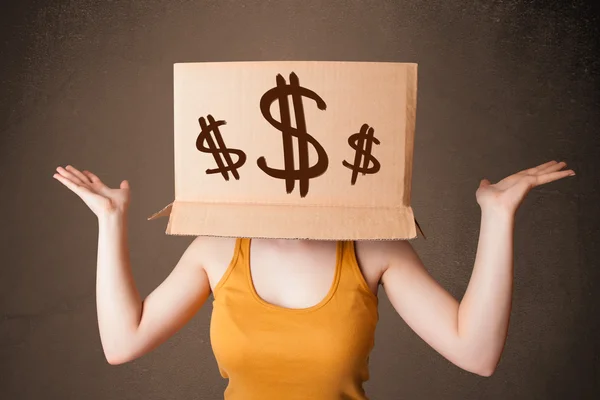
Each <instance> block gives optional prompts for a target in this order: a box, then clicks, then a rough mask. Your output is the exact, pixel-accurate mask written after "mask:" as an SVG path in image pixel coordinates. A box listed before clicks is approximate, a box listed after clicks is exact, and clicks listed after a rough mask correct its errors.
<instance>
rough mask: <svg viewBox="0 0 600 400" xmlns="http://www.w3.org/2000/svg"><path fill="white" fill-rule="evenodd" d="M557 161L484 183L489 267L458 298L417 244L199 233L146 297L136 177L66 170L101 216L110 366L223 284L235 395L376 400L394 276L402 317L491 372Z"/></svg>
mask: <svg viewBox="0 0 600 400" xmlns="http://www.w3.org/2000/svg"><path fill="white" fill-rule="evenodd" d="M565 165H566V163H564V162H560V163H557V162H556V161H550V162H547V163H545V164H542V165H539V166H537V167H535V168H530V169H526V170H523V171H520V172H518V173H516V174H514V175H511V176H509V177H507V178H505V179H503V180H501V181H500V182H498V183H495V184H491V183H490V182H489V181H488V180H487V179H483V180H482V181H481V182H480V185H479V188H478V189H477V191H476V199H477V203H478V204H479V205H480V207H481V215H482V218H481V228H480V237H479V243H478V248H477V255H476V258H475V266H474V269H473V273H472V276H471V279H470V282H469V285H468V287H467V290H466V293H465V295H464V297H463V299H462V300H461V301H460V302H458V301H457V300H456V299H454V297H453V296H452V295H450V294H449V293H448V292H447V291H445V290H444V289H443V288H442V287H441V286H440V285H439V283H438V282H437V281H435V280H434V279H433V278H432V277H431V275H429V273H428V272H427V270H426V269H425V267H424V266H423V264H422V262H421V260H420V259H419V257H418V255H417V254H416V253H415V251H414V249H413V247H412V246H411V244H410V242H409V241H406V240H401V241H359V242H356V243H355V242H351V241H350V242H333V241H311V240H276V239H273V240H271V239H268V240H266V239H254V240H250V239H234V238H214V237H197V238H196V239H194V241H193V242H192V243H191V244H190V245H189V247H188V248H187V249H186V251H185V252H184V254H183V256H182V257H181V259H180V260H179V262H178V264H177V265H176V267H175V268H174V270H173V271H172V272H171V274H170V275H169V276H168V277H167V278H166V279H165V281H164V282H162V283H161V284H160V285H159V286H158V287H157V288H156V289H155V290H154V291H153V292H152V293H150V295H148V296H147V297H146V298H145V299H144V300H142V299H141V297H140V295H139V293H138V291H137V289H136V286H135V283H134V280H133V278H132V273H131V265H130V259H129V249H128V244H127V233H126V232H127V230H126V228H127V210H128V206H129V203H130V188H129V183H128V182H127V181H126V180H125V181H122V182H121V184H120V187H119V188H118V189H111V188H109V187H107V186H106V185H105V184H104V183H102V181H101V180H100V179H98V177H97V176H96V175H94V174H92V173H91V172H89V171H83V172H81V171H78V170H77V169H75V168H73V167H72V166H67V167H66V168H62V167H58V168H57V171H58V173H56V174H54V177H55V178H56V179H57V180H59V181H60V182H61V183H63V184H64V185H65V186H66V187H67V188H69V189H71V190H72V191H73V192H74V193H75V194H77V195H78V196H79V197H80V198H81V199H82V200H83V201H84V202H85V203H86V204H87V206H88V207H89V208H90V209H91V210H92V211H93V212H94V213H95V214H96V216H97V217H98V225H99V237H98V267H97V283H96V293H97V308H98V324H99V329H100V337H101V341H102V346H103V349H104V354H105V356H106V359H107V361H108V362H109V363H110V364H113V365H116V364H122V363H125V362H128V361H131V360H134V359H136V358H138V357H141V356H142V355H144V354H146V353H148V352H149V351H151V350H153V349H155V348H156V347H158V346H159V345H160V344H162V343H164V342H165V341H166V340H167V339H168V338H169V337H171V336H172V335H173V334H174V333H175V332H177V331H178V330H179V329H181V328H182V327H183V326H184V325H185V324H186V323H187V322H188V321H189V320H190V319H191V318H192V317H193V316H194V315H195V314H196V312H197V311H198V310H199V309H200V308H201V307H202V306H203V304H204V303H205V301H206V299H207V298H208V296H209V294H210V293H211V292H212V293H213V295H214V302H213V314H212V318H211V327H210V336H211V344H212V347H213V351H214V352H215V357H216V359H217V362H218V365H219V370H220V372H221V375H222V376H223V377H224V378H228V379H229V384H228V387H227V389H226V391H225V398H226V399H232V400H236V399H244V400H247V399H262V400H264V399H271V398H273V399H342V398H343V399H366V398H367V397H366V395H365V392H364V390H363V387H362V385H363V382H364V381H366V380H368V379H369V372H368V361H369V354H370V351H371V349H372V347H373V345H374V332H375V326H376V324H377V321H378V317H379V315H378V311H377V304H378V300H377V289H378V286H379V284H381V285H382V286H383V288H384V290H385V292H386V295H387V296H388V298H389V299H390V302H391V304H392V305H393V307H394V308H395V309H396V311H397V312H398V314H399V315H400V316H401V317H402V318H403V319H404V321H406V323H407V324H408V325H409V326H410V327H411V329H413V330H414V331H415V332H416V333H417V334H418V335H419V336H420V337H421V338H422V339H423V340H424V341H425V342H427V343H428V344H429V345H430V346H431V347H432V348H433V349H435V350H436V351H438V352H439V353H440V354H441V355H442V356H444V357H445V358H447V359H448V360H449V361H450V362H452V363H454V364H455V365H457V366H458V367H460V368H462V369H465V370H467V371H470V372H472V373H475V374H477V375H481V376H486V377H487V376H490V375H491V374H492V373H493V371H494V370H495V368H496V365H497V364H498V361H499V359H500V355H501V353H502V351H503V348H504V343H505V339H506V335H507V329H508V321H509V314H510V308H511V296H512V279H513V248H512V241H513V227H514V215H515V212H516V211H517V208H518V207H519V205H520V204H521V203H522V201H523V199H524V197H525V195H526V194H527V193H528V192H529V190H531V189H532V188H533V187H536V186H539V185H543V184H545V183H548V182H552V181H555V180H558V179H561V178H563V177H566V176H568V175H574V172H573V171H572V170H562V171H561V169H562V168H563V167H564V166H565Z"/></svg>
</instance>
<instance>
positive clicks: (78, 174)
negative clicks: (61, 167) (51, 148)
mask: <svg viewBox="0 0 600 400" xmlns="http://www.w3.org/2000/svg"><path fill="white" fill-rule="evenodd" d="M65 169H66V170H67V171H69V172H70V173H72V174H73V175H75V176H76V177H78V178H79V180H80V181H81V182H83V183H87V184H90V183H92V181H91V180H90V178H88V177H87V176H85V175H84V174H82V173H81V171H79V170H78V169H77V168H75V167H73V166H72V165H67V167H66V168H65Z"/></svg>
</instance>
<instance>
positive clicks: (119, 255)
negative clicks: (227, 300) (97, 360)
mask: <svg viewBox="0 0 600 400" xmlns="http://www.w3.org/2000/svg"><path fill="white" fill-rule="evenodd" d="M98 223H99V237H98V269H97V280H96V298H97V309H98V326H99V329H100V338H101V342H102V347H103V349H104V354H105V357H106V359H107V361H108V362H109V363H110V364H112V365H118V364H123V363H125V362H128V361H132V360H134V359H136V358H139V357H141V356H143V355H144V354H146V353H148V352H150V351H152V350H153V349H155V348H156V347H158V346H159V345H160V344H162V343H164V342H165V341H166V340H167V339H169V338H170V337H171V336H172V335H173V334H175V333H176V332H177V331H178V330H179V329H181V328H182V327H183V326H184V325H185V324H186V323H187V322H189V321H190V319H191V318H192V317H193V316H194V315H195V314H196V312H197V311H198V310H199V309H200V308H201V307H202V305H203V304H204V302H205V301H206V299H207V298H208V296H209V294H210V286H209V283H208V278H207V276H206V273H205V272H204V269H203V267H202V265H201V254H199V248H200V243H199V242H200V240H201V239H200V238H196V239H195V240H194V241H193V242H192V243H191V244H190V246H189V247H188V248H187V249H186V251H185V252H184V253H183V255H182V257H181V259H180V260H179V262H178V264H177V265H176V266H175V268H174V269H173V271H172V272H171V274H170V275H169V276H168V277H167V278H166V279H165V280H164V281H163V282H162V283H161V284H160V285H159V286H158V287H157V288H156V289H155V290H154V291H153V292H152V293H150V294H149V295H148V296H147V297H146V298H145V299H144V300H143V301H142V300H141V297H140V295H139V293H138V291H137V288H136V286H135V282H134V279H133V276H132V272H131V264H130V260H129V249H128V244H127V219H126V216H125V215H122V214H118V215H111V216H108V217H105V218H99V220H98Z"/></svg>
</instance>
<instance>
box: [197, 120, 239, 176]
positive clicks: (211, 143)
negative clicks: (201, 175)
mask: <svg viewBox="0 0 600 400" xmlns="http://www.w3.org/2000/svg"><path fill="white" fill-rule="evenodd" d="M207 119H208V124H207V123H206V120H205V119H204V117H200V119H198V122H199V123H200V128H201V129H200V134H199V135H198V138H196V148H197V149H198V150H200V151H201V152H203V153H211V154H212V155H213V157H214V158H215V161H216V163H217V166H218V167H219V168H214V169H210V168H209V169H207V170H206V173H207V174H216V173H217V172H220V173H221V174H222V175H223V178H225V180H226V181H228V180H229V171H231V173H232V174H233V176H234V178H235V179H240V175H239V173H238V171H237V170H238V168H240V167H241V166H242V165H244V163H245V162H246V153H244V152H243V151H242V150H237V149H229V148H227V146H225V142H223V137H222V136H221V132H220V131H219V126H221V125H225V121H215V119H214V118H213V116H212V115H210V114H209V115H208V116H207ZM211 132H212V133H213V134H214V139H213V137H212V136H211ZM215 141H216V144H215ZM205 142H206V144H207V145H208V147H207V146H206V145H205V144H204V143H205ZM231 153H233V154H236V155H237V156H238V160H237V162H235V163H234V162H233V161H232V160H231ZM223 161H224V162H223Z"/></svg>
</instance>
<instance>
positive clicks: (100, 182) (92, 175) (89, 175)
mask: <svg viewBox="0 0 600 400" xmlns="http://www.w3.org/2000/svg"><path fill="white" fill-rule="evenodd" d="M83 173H84V174H85V175H86V176H87V177H88V178H90V180H91V181H92V183H94V184H96V185H100V186H102V187H104V188H106V187H107V186H106V185H105V184H104V183H103V182H102V181H101V180H100V178H98V177H97V176H96V175H94V174H92V173H91V172H90V171H88V170H84V171H83Z"/></svg>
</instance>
